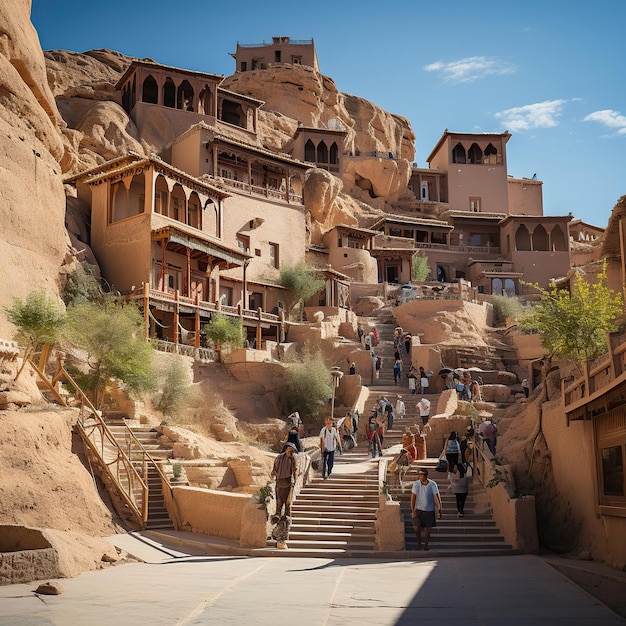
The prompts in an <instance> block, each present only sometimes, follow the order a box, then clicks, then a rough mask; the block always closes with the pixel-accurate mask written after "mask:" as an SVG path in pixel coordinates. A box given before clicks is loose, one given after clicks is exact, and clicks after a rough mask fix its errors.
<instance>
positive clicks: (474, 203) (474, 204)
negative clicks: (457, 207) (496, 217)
mask: <svg viewBox="0 0 626 626" xmlns="http://www.w3.org/2000/svg"><path fill="white" fill-rule="evenodd" d="M469 206H470V211H472V212H473V213H478V212H479V211H480V198H470V199H469Z"/></svg>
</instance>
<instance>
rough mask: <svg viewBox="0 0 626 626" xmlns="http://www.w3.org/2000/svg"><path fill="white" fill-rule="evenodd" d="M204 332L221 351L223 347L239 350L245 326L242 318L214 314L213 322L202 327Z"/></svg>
mask: <svg viewBox="0 0 626 626" xmlns="http://www.w3.org/2000/svg"><path fill="white" fill-rule="evenodd" d="M202 332H203V333H204V334H205V335H206V336H207V337H208V338H209V339H211V341H213V343H214V344H215V346H216V349H217V350H219V349H220V348H221V346H222V345H227V346H230V347H231V348H238V347H239V346H240V345H241V343H242V341H243V324H242V323H241V318H239V317H230V316H227V315H223V314H222V313H213V314H212V315H211V321H210V322H209V323H208V324H205V325H204V326H203V327H202Z"/></svg>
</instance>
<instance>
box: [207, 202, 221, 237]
mask: <svg viewBox="0 0 626 626" xmlns="http://www.w3.org/2000/svg"><path fill="white" fill-rule="evenodd" d="M204 224H205V226H206V231H205V232H206V233H207V234H208V235H211V236H212V237H219V236H220V215H219V207H218V205H217V204H216V203H215V202H214V201H213V200H212V199H211V198H209V199H208V200H207V201H206V202H205V203H204Z"/></svg>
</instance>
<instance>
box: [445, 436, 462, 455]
mask: <svg viewBox="0 0 626 626" xmlns="http://www.w3.org/2000/svg"><path fill="white" fill-rule="evenodd" d="M458 451H459V442H458V441H457V440H456V439H451V440H450V441H448V445H447V446H446V452H450V453H451V454H454V453H455V452H458Z"/></svg>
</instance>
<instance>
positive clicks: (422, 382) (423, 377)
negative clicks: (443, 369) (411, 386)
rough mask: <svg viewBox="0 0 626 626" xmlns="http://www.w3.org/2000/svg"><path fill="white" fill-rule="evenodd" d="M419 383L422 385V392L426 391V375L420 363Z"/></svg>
mask: <svg viewBox="0 0 626 626" xmlns="http://www.w3.org/2000/svg"><path fill="white" fill-rule="evenodd" d="M420 385H421V387H422V393H428V376H426V372H425V371H424V368H423V367H422V366H421V365H420Z"/></svg>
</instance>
